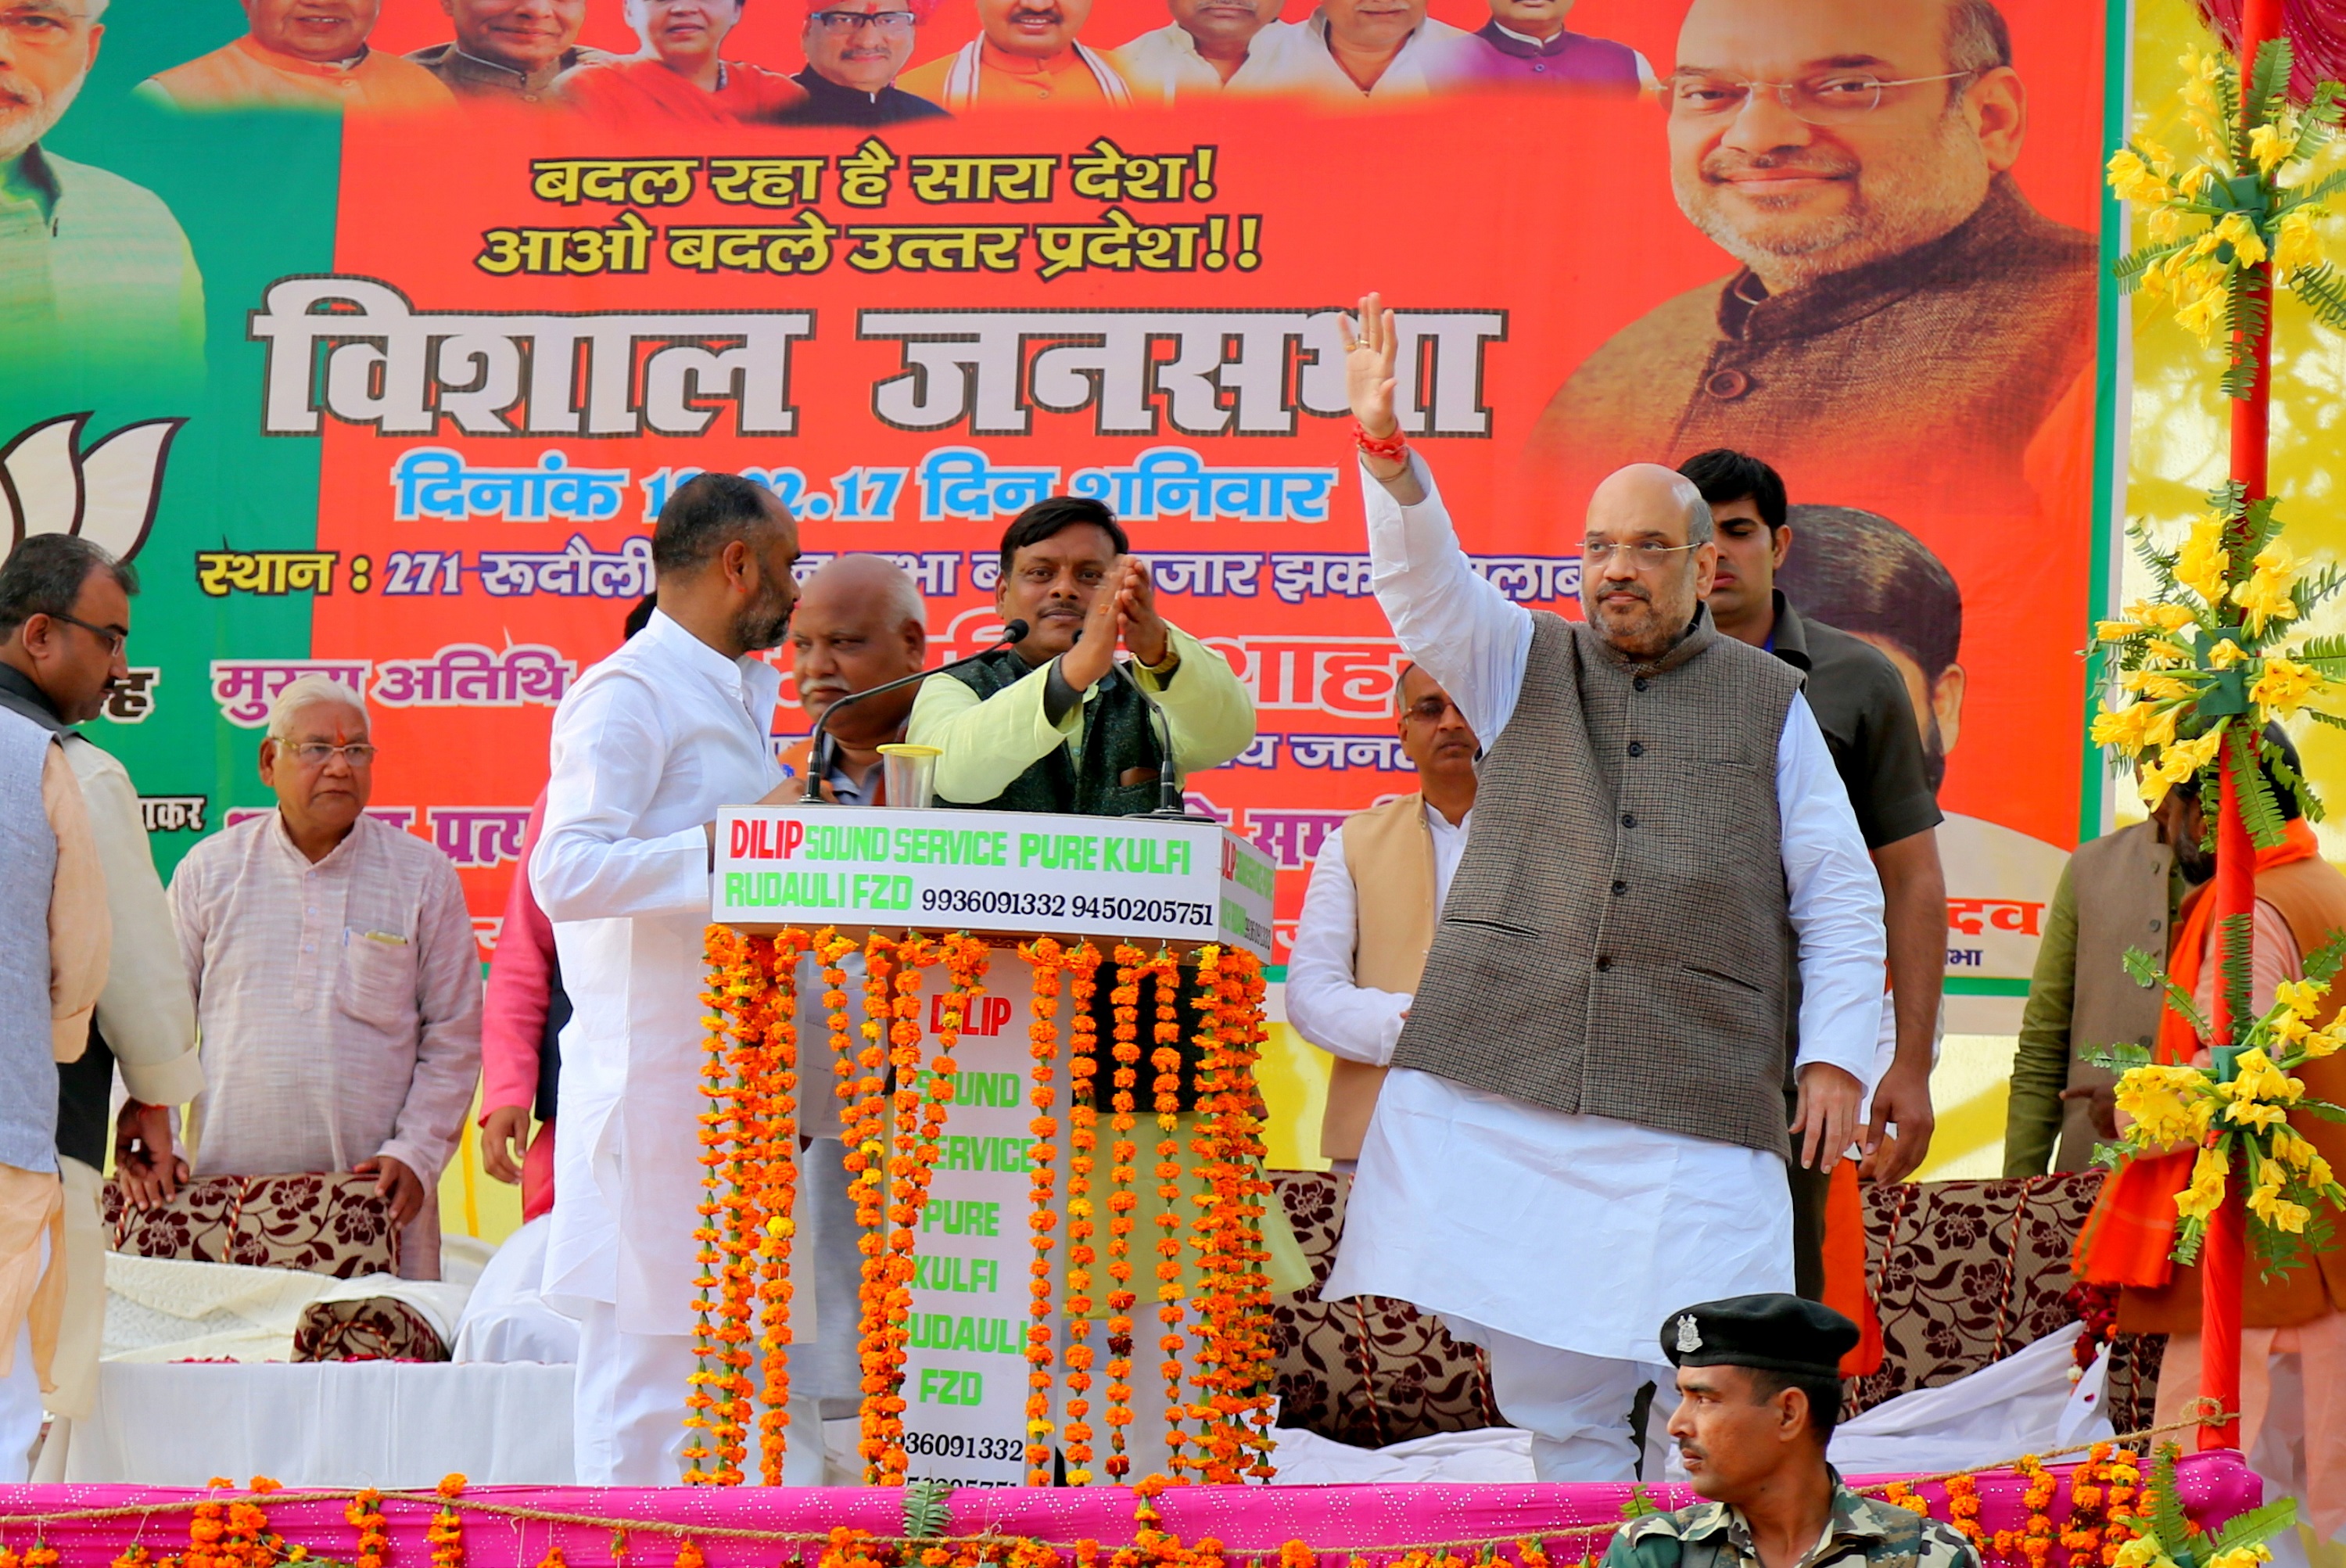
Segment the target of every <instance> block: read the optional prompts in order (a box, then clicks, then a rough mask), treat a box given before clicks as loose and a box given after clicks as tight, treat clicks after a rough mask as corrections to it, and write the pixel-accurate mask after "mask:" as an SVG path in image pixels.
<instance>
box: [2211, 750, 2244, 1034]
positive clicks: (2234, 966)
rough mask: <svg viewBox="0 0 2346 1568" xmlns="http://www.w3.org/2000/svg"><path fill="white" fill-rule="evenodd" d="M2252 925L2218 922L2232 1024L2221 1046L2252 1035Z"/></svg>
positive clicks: (2234, 918) (2238, 920) (2220, 977)
mask: <svg viewBox="0 0 2346 1568" xmlns="http://www.w3.org/2000/svg"><path fill="white" fill-rule="evenodd" d="M2245 804H2246V800H2245V797H2244V798H2243V805H2244V806H2245ZM2249 923H2250V917H2249V916H2248V915H2244V914H2235V915H2226V916H2225V917H2224V918H2223V919H2222V920H2219V921H2217V922H2216V951H2217V952H2218V953H2219V954H2221V955H2222V956H2221V957H2220V958H2219V960H2218V962H2217V967H2216V976H2217V983H2218V984H2219V985H2221V986H2222V987H2223V988H2224V1011H2225V1012H2226V1013H2228V1014H2229V1016H2230V1018H2231V1023H2232V1038H2231V1039H2230V1040H2227V1041H2222V1042H2219V1044H2226V1045H2230V1044H2238V1043H2239V1041H2240V1040H2241V1039H2242V1038H2244V1037H2245V1036H2246V1035H2247V1033H2248V1032H2249ZM2227 1076H2229V1074H2227Z"/></svg>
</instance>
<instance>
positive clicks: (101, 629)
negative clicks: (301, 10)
mask: <svg viewBox="0 0 2346 1568" xmlns="http://www.w3.org/2000/svg"><path fill="white" fill-rule="evenodd" d="M48 615H49V619H51V620H53V621H63V622H65V624H66V625H67V626H79V627H80V628H81V629H82V630H84V631H86V632H87V633H88V634H89V635H90V636H94V637H96V638H97V640H98V641H99V642H101V643H103V644H105V645H106V657H108V658H112V657H114V656H115V655H116V654H118V653H120V652H121V651H122V645H123V644H124V643H126V642H128V641H129V640H130V634H129V633H128V632H118V631H116V630H115V629H114V628H113V627H112V626H91V625H90V624H89V623H88V622H87V621H86V620H83V619H82V618H81V617H80V616H68V615H64V614H62V613H60V612H58V611H56V610H51V611H50V612H49V613H48Z"/></svg>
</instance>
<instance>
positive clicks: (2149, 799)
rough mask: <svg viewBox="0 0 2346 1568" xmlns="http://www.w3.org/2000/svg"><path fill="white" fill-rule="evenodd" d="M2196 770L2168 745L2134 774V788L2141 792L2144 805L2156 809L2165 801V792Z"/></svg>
mask: <svg viewBox="0 0 2346 1568" xmlns="http://www.w3.org/2000/svg"><path fill="white" fill-rule="evenodd" d="M2196 771H2197V769H2194V768H2192V767H2191V765H2190V764H2189V763H2188V762H2186V761H2185V760H2184V759H2182V758H2180V757H2178V756H2177V755H2176V750H2175V748H2173V747H2171V746H2170V747H2168V748H2167V749H2166V750H2165V751H2163V752H2161V753H2159V757H2158V760H2157V761H2156V762H2153V763H2151V764H2150V765H2149V766H2148V767H2147V768H2145V769H2142V771H2141V772H2140V773H2138V774H2137V775H2136V777H2135V788H2136V789H2139V790H2140V791H2141V792H2142V803H2143V805H2144V807H2145V808H2147V809H2149V810H2153V811H2156V810H2157V809H2158V808H2159V807H2160V806H2161V805H2162V804H2163V803H2165V801H2166V799H2167V792H2168V790H2169V789H2174V788H2175V787H2176V786H2177V785H2178V784H2180V783H2182V782H2183V781H2184V780H2185V779H2188V778H2190V777H2191V775H2192V774H2193V773H2194V772H2196Z"/></svg>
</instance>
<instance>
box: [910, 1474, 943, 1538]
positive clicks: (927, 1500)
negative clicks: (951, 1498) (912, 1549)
mask: <svg viewBox="0 0 2346 1568" xmlns="http://www.w3.org/2000/svg"><path fill="white" fill-rule="evenodd" d="M951 1490H952V1489H951V1486H950V1484H949V1483H948V1482H945V1481H907V1482H906V1483H905V1485H904V1534H905V1535H906V1537H908V1538H909V1539H911V1540H914V1541H934V1540H937V1539H939V1538H940V1537H942V1536H943V1534H944V1532H945V1530H946V1528H947V1527H948V1526H949V1525H950V1524H951V1523H952V1522H953V1509H952V1506H951V1504H950V1503H949V1502H947V1501H946V1498H947V1495H948V1493H949V1492H951Z"/></svg>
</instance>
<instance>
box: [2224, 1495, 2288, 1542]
mask: <svg viewBox="0 0 2346 1568" xmlns="http://www.w3.org/2000/svg"><path fill="white" fill-rule="evenodd" d="M2296 1527H2297V1499H2295V1498H2293V1497H2277V1498H2275V1499H2273V1500H2272V1501H2271V1502H2268V1503H2266V1504H2265V1505H2264V1506H2263V1507H2261V1508H2251V1509H2250V1510H2249V1511H2248V1512H2246V1513H2236V1514H2234V1515H2232V1517H2231V1518H2229V1519H2228V1520H2226V1521H2224V1527H2223V1529H2221V1530H2219V1531H2218V1532H2216V1538H2215V1539H2214V1540H2213V1541H2211V1542H2209V1543H2208V1549H2209V1550H2210V1551H2211V1552H2218V1553H2222V1552H2229V1551H2230V1550H2232V1548H2234V1547H2235V1546H2254V1545H2255V1544H2257V1543H2259V1542H2260V1541H2270V1540H2271V1539H2272V1538H2273V1537H2274V1536H2276V1535H2278V1534H2280V1532H2282V1531H2284V1530H2293V1529H2295V1528H2296Z"/></svg>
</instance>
